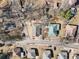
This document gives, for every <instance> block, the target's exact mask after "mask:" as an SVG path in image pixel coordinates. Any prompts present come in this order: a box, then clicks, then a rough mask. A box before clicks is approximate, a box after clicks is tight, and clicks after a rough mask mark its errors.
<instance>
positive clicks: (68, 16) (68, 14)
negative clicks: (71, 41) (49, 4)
mask: <svg viewBox="0 0 79 59" xmlns="http://www.w3.org/2000/svg"><path fill="white" fill-rule="evenodd" d="M60 16H62V17H64V18H65V19H66V20H70V19H71V17H72V16H73V15H72V13H71V10H70V9H69V10H66V11H63V10H61V11H60Z"/></svg>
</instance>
